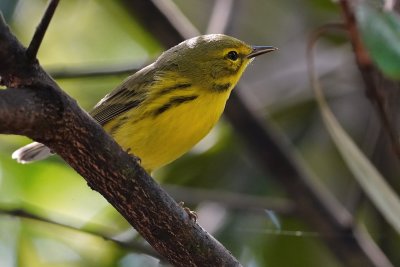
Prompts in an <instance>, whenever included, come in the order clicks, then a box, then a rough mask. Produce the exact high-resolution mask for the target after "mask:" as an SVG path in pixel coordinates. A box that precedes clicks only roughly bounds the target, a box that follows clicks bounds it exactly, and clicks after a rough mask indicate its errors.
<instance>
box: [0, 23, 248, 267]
mask: <svg viewBox="0 0 400 267" xmlns="http://www.w3.org/2000/svg"><path fill="white" fill-rule="evenodd" d="M0 40H1V42H0V62H2V64H0V65H1V66H0V76H1V77H2V79H3V80H2V83H3V84H5V85H7V86H8V87H17V88H15V89H6V90H4V91H2V92H1V94H0V133H7V134H23V135H26V136H28V137H30V138H32V139H34V140H36V141H38V142H41V143H43V144H45V145H47V146H48V147H49V148H50V149H51V150H52V151H54V152H55V153H57V154H59V155H60V156H61V157H62V158H63V159H64V160H65V161H66V162H67V163H68V164H69V165H70V166H71V167H73V168H74V169H75V170H76V171H77V172H78V173H79V174H80V175H82V177H84V178H85V180H86V181H87V183H88V185H89V186H90V187H91V188H92V189H93V190H96V191H98V192H99V193H101V194H102V195H103V196H104V198H106V199H107V201H108V202H109V203H110V204H112V205H113V206H114V207H115V208H116V209H117V210H118V211H119V212H120V213H121V215H123V216H124V217H125V219H126V220H127V221H128V222H129V223H130V224H131V225H132V226H133V227H135V229H136V230H137V231H138V232H139V233H140V234H141V235H142V236H143V237H144V238H145V239H146V240H147V241H148V242H149V243H150V245H152V247H153V248H155V250H156V251H157V252H158V253H160V254H161V255H162V256H163V257H165V258H166V259H167V260H168V261H169V262H170V263H172V264H173V265H175V266H200V265H203V266H240V263H239V262H238V261H237V260H236V259H235V258H234V257H233V256H232V255H231V254H230V253H229V252H228V251H227V250H226V249H225V248H224V247H223V246H222V245H221V244H220V243H218V241H216V240H215V239H214V238H213V237H211V236H210V235H209V234H208V233H207V232H205V231H204V230H203V229H202V228H201V227H200V226H199V225H197V224H196V223H195V222H193V221H192V220H191V219H190V217H189V216H188V214H187V213H186V212H185V211H184V210H183V209H182V207H180V206H179V205H178V204H177V203H176V202H175V201H174V200H173V199H172V198H171V197H170V196H169V195H168V194H167V193H166V192H165V191H164V190H162V189H161V188H160V186H159V185H158V184H157V183H156V182H155V181H154V180H153V179H152V178H151V177H150V176H149V175H148V174H147V173H146V172H145V171H144V170H143V169H142V168H141V167H140V166H139V165H138V163H137V162H136V160H135V159H134V158H132V157H131V156H129V155H128V154H127V153H125V152H124V151H122V150H121V148H120V147H119V146H118V144H117V143H116V142H115V141H114V140H113V139H112V138H111V137H110V136H109V135H108V134H106V133H105V132H104V130H103V129H102V128H101V126H100V125H98V124H97V123H96V122H95V121H94V120H93V119H92V118H91V117H90V116H89V115H88V114H87V113H86V112H84V111H83V110H82V109H81V108H80V107H79V106H78V105H77V103H76V101H75V100H73V99H72V98H70V97H69V96H68V95H66V94H65V93H64V92H63V91H62V90H61V89H60V88H59V87H58V86H57V84H56V83H55V82H54V81H53V80H52V79H51V78H50V77H49V76H48V75H47V74H46V73H45V71H44V70H43V69H42V68H41V66H40V65H39V64H38V63H37V62H36V61H35V62H33V63H32V62H31V61H30V59H29V58H27V56H26V50H25V48H24V47H23V46H22V45H21V43H20V42H19V41H18V40H17V39H16V38H15V36H13V35H12V33H11V32H10V30H9V28H8V27H7V25H6V24H5V22H4V19H3V18H2V16H0ZM18 87H20V88H18ZM22 88H25V89H22ZM32 89H35V90H32ZM19 93H20V94H21V95H20V96H16V95H15V94H19ZM14 96H15V97H14ZM25 97H26V98H27V99H25V100H24V98H25ZM12 121H14V125H13V124H11V122H12ZM93 151H96V153H93Z"/></svg>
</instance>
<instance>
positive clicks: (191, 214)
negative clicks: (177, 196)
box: [179, 201, 197, 222]
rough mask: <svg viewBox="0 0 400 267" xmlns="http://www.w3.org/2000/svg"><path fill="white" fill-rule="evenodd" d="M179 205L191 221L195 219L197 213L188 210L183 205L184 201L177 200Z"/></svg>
mask: <svg viewBox="0 0 400 267" xmlns="http://www.w3.org/2000/svg"><path fill="white" fill-rule="evenodd" d="M179 206H181V208H182V209H183V210H184V211H185V212H186V213H187V215H188V216H189V219H190V220H192V221H193V222H196V221H197V214H196V212H195V211H192V210H190V209H189V208H188V207H185V202H183V201H181V202H179Z"/></svg>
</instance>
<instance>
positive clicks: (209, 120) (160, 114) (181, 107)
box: [104, 88, 231, 171]
mask: <svg viewBox="0 0 400 267" xmlns="http://www.w3.org/2000/svg"><path fill="white" fill-rule="evenodd" d="M191 89H192V90H190V92H201V93H200V94H195V95H194V94H193V93H190V92H189V93H188V94H187V95H184V96H182V95H180V96H175V98H174V96H170V95H169V100H168V101H169V102H167V103H172V104H171V105H170V106H168V105H165V104H162V103H161V101H163V99H162V98H160V101H159V102H160V103H157V101H155V100H154V99H151V100H149V101H152V103H151V105H145V106H146V107H147V110H140V109H132V110H130V111H129V112H127V113H125V114H124V115H123V116H121V117H124V118H125V121H124V122H123V123H122V124H121V125H120V126H119V127H118V128H117V129H116V130H115V128H116V127H115V125H117V124H118V123H120V122H118V120H113V121H111V122H110V123H107V124H106V125H105V126H104V128H105V130H106V131H108V132H110V133H111V134H112V135H113V137H114V139H115V140H116V141H117V142H118V143H119V144H120V145H121V146H122V147H123V148H124V149H126V150H128V149H129V150H130V151H132V152H133V154H135V155H136V156H138V157H139V158H140V159H141V165H142V166H143V168H145V169H146V170H147V171H152V170H155V169H157V168H159V167H161V166H163V165H165V164H167V163H169V162H171V161H173V160H175V159H176V158H178V157H179V156H181V155H182V154H184V153H185V152H187V151H188V150H189V149H191V148H192V147H193V146H194V145H195V144H196V143H198V142H199V141H200V140H201V139H202V138H203V137H204V136H205V135H207V133H208V132H209V131H210V130H211V128H212V127H213V126H214V125H215V124H216V122H217V121H218V119H219V118H220V116H221V114H222V112H223V110H224V108H225V104H226V101H227V99H228V97H229V94H230V91H231V90H227V91H226V92H223V93H212V92H209V91H206V90H197V88H191ZM185 97H186V98H185ZM171 99H172V100H171ZM164 102H165V99H164ZM126 118H129V119H128V120H126ZM113 127H114V130H112V129H113Z"/></svg>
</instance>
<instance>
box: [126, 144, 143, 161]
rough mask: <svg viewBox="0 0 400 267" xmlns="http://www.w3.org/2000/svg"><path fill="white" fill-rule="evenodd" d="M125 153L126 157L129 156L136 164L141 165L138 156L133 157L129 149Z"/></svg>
mask: <svg viewBox="0 0 400 267" xmlns="http://www.w3.org/2000/svg"><path fill="white" fill-rule="evenodd" d="M125 152H126V153H128V155H129V156H131V157H132V158H133V159H134V160H135V161H136V163H137V164H139V165H141V163H142V160H141V159H140V158H139V157H138V156H135V155H134V154H133V153H131V148H130V147H129V148H128V149H127V150H126V151H125Z"/></svg>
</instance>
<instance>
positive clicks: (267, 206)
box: [163, 185, 295, 215]
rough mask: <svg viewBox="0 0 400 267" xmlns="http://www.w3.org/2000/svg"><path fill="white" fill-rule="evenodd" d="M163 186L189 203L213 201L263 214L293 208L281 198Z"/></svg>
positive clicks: (176, 197)
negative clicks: (267, 211) (268, 211)
mask: <svg viewBox="0 0 400 267" xmlns="http://www.w3.org/2000/svg"><path fill="white" fill-rule="evenodd" d="M163 188H164V189H165V190H166V191H167V192H168V193H169V194H171V195H172V196H173V197H174V198H175V199H179V200H180V201H181V200H182V201H184V202H185V203H186V204H189V205H197V204H199V203H201V202H203V201H213V202H217V203H218V204H221V205H224V206H226V207H228V208H230V209H236V210H243V211H262V212H263V214H265V213H264V211H265V210H273V211H274V212H277V213H280V214H288V215H293V214H294V210H295V205H294V203H292V202H291V201H289V200H286V199H283V198H282V199H280V198H272V197H262V196H252V195H247V194H240V193H231V192H223V191H216V190H207V189H199V188H188V187H181V186H176V185H163Z"/></svg>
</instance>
